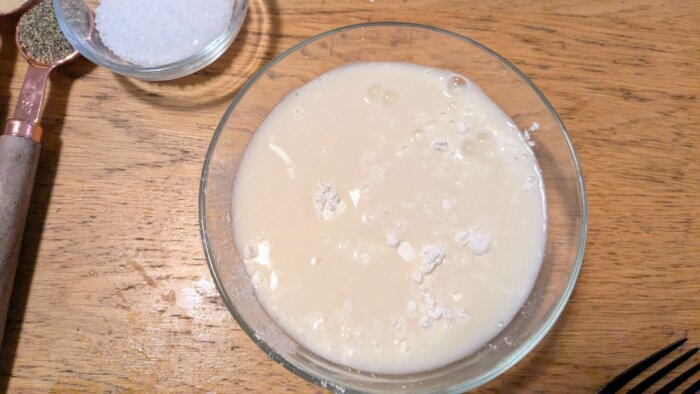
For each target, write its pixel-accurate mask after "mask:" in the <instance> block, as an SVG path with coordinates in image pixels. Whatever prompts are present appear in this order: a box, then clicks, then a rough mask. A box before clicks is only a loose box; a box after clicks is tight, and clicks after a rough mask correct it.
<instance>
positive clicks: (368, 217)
mask: <svg viewBox="0 0 700 394" xmlns="http://www.w3.org/2000/svg"><path fill="white" fill-rule="evenodd" d="M376 218H377V217H376V216H375V215H374V214H373V213H363V214H362V221H363V222H364V223H372V222H374V220H375V219H376Z"/></svg>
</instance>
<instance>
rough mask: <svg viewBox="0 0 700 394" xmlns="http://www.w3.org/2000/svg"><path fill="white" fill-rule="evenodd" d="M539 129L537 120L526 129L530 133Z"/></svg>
mask: <svg viewBox="0 0 700 394" xmlns="http://www.w3.org/2000/svg"><path fill="white" fill-rule="evenodd" d="M539 129H540V124H539V123H537V122H532V124H531V125H530V128H529V129H528V131H529V132H531V133H534V132H535V131H538V130H539Z"/></svg>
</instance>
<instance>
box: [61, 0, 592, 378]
mask: <svg viewBox="0 0 700 394" xmlns="http://www.w3.org/2000/svg"><path fill="white" fill-rule="evenodd" d="M54 1H55V0H54ZM366 27H406V28H416V29H423V30H428V31H430V32H434V33H440V34H443V35H446V36H448V37H452V38H456V39H458V40H461V41H464V42H465V43H467V44H470V45H473V46H475V47H477V48H479V49H481V50H482V51H484V52H486V53H487V54H489V55H491V56H493V57H494V58H496V59H497V60H499V61H500V62H501V63H502V64H503V65H505V66H506V67H508V68H509V69H510V70H511V71H513V72H514V73H515V74H516V75H518V76H519V77H520V78H522V80H524V81H525V82H526V83H527V85H528V86H529V87H530V88H531V89H532V90H533V91H534V92H535V94H536V95H537V96H538V97H539V99H540V100H541V101H542V103H543V104H544V105H545V106H546V107H547V109H548V110H549V113H550V115H551V116H552V117H553V118H554V119H555V121H556V123H557V125H558V126H559V129H560V131H561V133H562V134H563V136H564V140H565V141H566V144H567V147H568V148H569V154H570V155H571V159H572V162H573V165H574V168H575V169H576V174H577V178H578V179H577V181H578V183H577V186H578V192H579V198H580V201H581V207H580V208H581V224H580V227H579V231H580V236H579V240H578V247H577V251H576V257H575V262H574V266H573V269H572V271H571V274H570V276H569V279H568V282H567V285H566V288H565V289H564V292H563V294H562V295H561V297H560V298H559V301H558V302H557V304H556V306H555V307H554V309H553V310H552V312H550V314H549V316H548V317H547V319H546V320H544V322H543V323H542V324H541V325H540V327H539V328H538V329H537V331H536V332H535V333H534V334H533V335H532V336H530V338H529V339H528V340H527V341H526V342H524V343H522V344H521V345H520V346H519V347H518V348H516V350H515V351H514V352H512V353H511V355H510V356H509V357H507V358H505V359H503V360H501V362H500V363H498V364H497V365H496V366H495V367H494V368H492V369H491V370H489V371H487V372H485V373H483V374H481V375H480V376H478V377H477V378H475V379H473V380H472V381H471V382H469V383H467V382H461V383H458V384H456V385H454V386H451V387H445V388H443V390H446V391H447V392H463V391H466V390H471V389H473V388H476V387H478V386H481V385H483V384H485V383H487V382H489V381H491V380H493V379H494V378H496V377H498V376H499V375H501V374H503V373H504V372H506V371H507V370H508V369H510V368H511V367H512V366H514V365H515V364H516V363H518V362H519V361H520V360H522V359H523V358H524V357H525V356H526V355H527V354H528V353H530V351H532V349H534V347H535V346H537V344H539V343H540V341H542V339H543V338H544V337H545V335H547V333H549V331H550V330H551V329H552V327H553V326H554V324H555V323H556V321H557V320H558V318H559V316H560V315H561V313H562V311H563V310H564V307H565V306H566V304H567V302H568V300H569V298H570V297H571V293H572V292H573V290H574V287H575V285H576V281H577V279H578V276H579V273H580V271H581V266H582V264H583V256H584V250H585V245H586V232H587V228H588V202H587V199H586V186H585V183H584V177H583V170H582V168H581V164H580V161H579V158H578V155H577V154H576V150H575V148H574V145H573V142H572V140H571V137H570V135H569V132H568V131H567V129H566V126H564V123H563V122H562V120H561V118H560V117H559V114H558V113H557V112H556V110H555V109H554V107H553V106H552V104H551V103H550V102H549V100H548V99H547V98H546V97H545V96H544V94H543V93H542V92H541V91H540V90H539V89H538V88H537V86H535V84H534V83H533V82H532V81H531V80H530V78H528V77H527V76H526V75H525V74H524V73H523V72H522V71H520V69H518V68H517V67H516V66H515V65H513V64H512V63H511V62H510V61H508V60H507V59H505V58H504V57H503V56H501V55H499V54H498V53H496V52H495V51H494V50H492V49H490V48H488V47H486V46H484V45H482V44H480V43H478V42H477V41H475V40H473V39H471V38H468V37H466V36H463V35H461V34H458V33H454V32H451V31H449V30H446V29H443V28H439V27H435V26H430V25H425V24H420V23H412V22H397V21H383V22H382V21H379V22H365V23H358V24H352V25H346V26H342V27H338V28H335V29H332V30H329V31H326V32H324V33H321V34H318V35H315V36H313V37H310V38H307V39H305V40H303V41H301V42H299V43H298V44H296V45H294V46H292V47H291V48H289V49H287V50H286V51H284V52H282V53H281V54H280V55H278V56H276V57H275V58H274V59H272V60H271V61H270V62H269V63H267V64H265V65H264V66H263V67H262V68H261V69H260V70H258V72H256V73H255V74H254V75H253V76H252V77H251V78H250V79H249V80H248V81H247V82H246V83H245V85H243V87H242V88H241V89H240V91H239V92H238V93H237V94H236V96H235V97H234V98H233V100H232V102H231V104H230V105H229V107H228V109H227V110H226V112H225V113H224V116H223V117H222V118H221V121H220V122H219V124H218V125H217V127H216V131H215V132H214V135H213V136H212V139H211V142H210V144H209V148H208V149H207V154H206V158H205V160H204V165H203V167H202V173H201V179H200V187H199V225H200V235H201V237H202V246H203V248H204V254H205V255H206V258H207V265H208V267H209V271H210V272H211V275H212V278H213V280H214V283H215V284H216V288H217V289H218V291H219V294H220V295H221V298H222V299H223V300H224V304H226V307H227V308H228V310H229V312H230V313H231V315H233V317H234V319H235V320H236V322H237V323H238V325H239V326H240V327H241V329H242V330H243V331H244V332H245V333H246V334H247V335H248V337H250V339H251V340H252V341H253V342H254V343H255V344H256V345H257V346H258V347H259V348H260V349H261V350H262V351H263V352H265V354H267V356H268V357H270V358H271V359H272V360H274V361H275V362H277V363H279V364H281V365H282V366H283V367H284V368H286V369H287V370H289V371H290V372H292V373H294V374H295V375H297V376H299V377H301V378H303V379H304V380H306V381H308V382H310V383H313V384H315V385H317V386H321V387H325V386H330V387H332V388H333V387H336V385H335V382H330V381H328V380H327V379H325V378H323V377H319V376H316V375H313V374H309V373H307V372H306V371H304V370H301V369H299V368H297V367H296V366H294V365H293V364H291V363H290V362H288V361H287V360H286V359H285V358H284V357H282V356H281V355H280V354H279V353H278V352H277V351H276V350H275V349H273V348H272V347H271V346H270V345H268V344H267V343H266V342H265V341H264V340H262V339H261V338H259V337H258V336H256V335H255V331H254V330H253V329H252V328H251V327H250V326H248V324H247V323H246V321H245V320H244V319H243V318H242V316H240V315H239V314H238V311H237V310H236V307H235V306H234V305H233V303H232V302H231V300H230V298H229V297H228V294H227V293H226V291H225V289H224V287H223V284H222V283H221V279H220V277H219V274H218V272H217V271H216V267H215V265H216V263H215V262H214V260H213V257H212V251H211V249H210V242H209V237H208V233H207V223H206V188H207V181H208V176H209V165H210V164H211V160H212V156H213V154H214V151H215V150H216V146H217V143H218V140H219V137H220V135H221V133H222V132H223V130H224V128H225V127H226V124H227V123H228V121H229V118H230V117H231V113H232V112H233V110H234V109H235V108H236V107H237V106H238V103H239V102H240V101H241V100H242V99H243V98H244V97H245V96H246V95H247V93H248V91H249V90H250V89H251V88H252V87H253V86H254V85H255V83H256V82H257V81H258V80H259V79H260V78H261V77H262V76H263V75H265V74H266V73H267V71H268V70H269V69H271V68H272V67H274V66H275V65H277V64H278V63H279V62H280V61H282V60H284V59H285V58H287V57H288V56H289V55H291V54H293V53H296V52H297V51H298V50H299V49H301V48H303V47H305V46H307V45H309V44H311V43H313V42H315V41H318V40H321V39H324V38H327V37H330V36H333V35H336V34H339V33H342V32H346V31H350V30H355V29H361V28H366ZM336 388H340V389H342V390H347V391H348V392H353V390H352V389H348V388H345V387H336Z"/></svg>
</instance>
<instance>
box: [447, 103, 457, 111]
mask: <svg viewBox="0 0 700 394" xmlns="http://www.w3.org/2000/svg"><path fill="white" fill-rule="evenodd" d="M447 108H449V109H451V110H455V109H457V108H459V104H457V102H456V101H450V103H449V104H447Z"/></svg>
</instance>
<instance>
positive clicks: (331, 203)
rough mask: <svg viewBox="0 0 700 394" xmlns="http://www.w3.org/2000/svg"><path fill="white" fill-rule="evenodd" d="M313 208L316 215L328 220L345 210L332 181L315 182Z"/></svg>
mask: <svg viewBox="0 0 700 394" xmlns="http://www.w3.org/2000/svg"><path fill="white" fill-rule="evenodd" d="M314 208H316V214H317V215H318V217H320V218H323V219H324V220H330V219H333V218H334V217H336V216H338V215H340V214H341V213H343V211H345V203H344V202H343V201H342V200H341V199H340V196H339V195H338V191H337V190H335V185H334V184H333V183H332V182H319V183H317V184H316V195H315V196H314Z"/></svg>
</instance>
